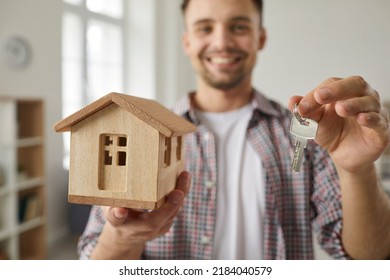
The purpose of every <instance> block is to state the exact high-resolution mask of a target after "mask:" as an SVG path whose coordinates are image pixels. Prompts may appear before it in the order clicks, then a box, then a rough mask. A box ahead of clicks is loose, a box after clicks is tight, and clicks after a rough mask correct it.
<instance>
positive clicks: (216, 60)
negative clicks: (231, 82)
mask: <svg viewBox="0 0 390 280" xmlns="http://www.w3.org/2000/svg"><path fill="white" fill-rule="evenodd" d="M210 61H211V63H215V64H229V63H233V62H234V61H235V59H234V58H227V57H212V58H210Z"/></svg>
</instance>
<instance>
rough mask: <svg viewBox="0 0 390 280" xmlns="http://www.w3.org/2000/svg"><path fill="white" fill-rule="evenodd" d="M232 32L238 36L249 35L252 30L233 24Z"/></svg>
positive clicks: (245, 26) (242, 25) (243, 25)
mask: <svg viewBox="0 0 390 280" xmlns="http://www.w3.org/2000/svg"><path fill="white" fill-rule="evenodd" d="M230 30H231V31H232V32H233V33H236V34H244V33H247V32H248V31H249V30H250V28H249V26H247V25H245V24H233V25H232V26H231V27H230Z"/></svg>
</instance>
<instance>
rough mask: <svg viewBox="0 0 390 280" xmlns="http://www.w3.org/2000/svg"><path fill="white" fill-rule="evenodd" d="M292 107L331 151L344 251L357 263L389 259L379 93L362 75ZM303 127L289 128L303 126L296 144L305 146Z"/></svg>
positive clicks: (386, 135) (384, 117)
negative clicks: (381, 171)
mask: <svg viewBox="0 0 390 280" xmlns="http://www.w3.org/2000/svg"><path fill="white" fill-rule="evenodd" d="M294 104H299V105H298V107H297V109H296V113H297V114H298V116H299V117H302V118H306V119H307V120H309V119H312V120H313V121H316V122H318V130H317V135H316V137H315V141H316V143H317V144H319V145H320V146H322V147H323V148H324V149H326V150H327V151H328V152H329V154H330V156H331V158H332V160H333V162H334V164H335V167H336V169H337V174H338V177H339V182H340V190H341V204H342V218H343V228H342V232H341V234H342V243H343V247H344V248H345V250H346V251H347V252H348V254H349V255H350V256H352V257H353V258H355V259H385V258H389V257H390V234H389V232H390V200H389V197H388V196H387V195H386V193H385V192H384V190H383V187H382V183H381V180H380V178H379V176H378V175H377V174H378V172H377V170H376V168H375V164H374V162H375V161H376V160H377V159H378V158H379V157H380V156H381V155H382V153H383V152H384V151H385V150H386V148H387V146H388V144H389V142H390V129H389V113H388V111H387V110H386V109H385V108H384V106H382V104H381V102H380V97H379V94H378V93H377V92H376V91H375V90H373V89H372V88H371V87H370V85H369V84H367V82H366V81H365V80H363V79H362V78H361V77H356V76H355V77H349V78H345V79H340V78H332V79H328V80H326V81H324V82H323V83H322V84H320V85H319V86H318V87H317V88H316V89H314V90H313V91H311V92H309V93H308V94H307V95H306V96H304V97H301V96H293V97H291V98H290V100H289V107H290V109H291V110H292V111H293V106H294ZM296 116H297V115H296ZM293 122H294V119H293ZM293 125H294V123H293ZM299 125H300V123H299V124H296V125H295V126H293V127H292V128H291V130H292V131H293V132H294V131H295V132H296V128H294V127H298V128H299V129H298V132H297V133H296V135H297V142H301V143H300V145H301V146H302V143H304V142H305V141H306V139H307V138H305V137H306V136H307V135H304V136H305V137H302V134H303V132H302V131H304V129H302V126H299ZM302 139H303V140H302ZM302 141H303V142H302ZM300 149H302V148H301V147H298V152H297V153H298V155H299V153H300ZM296 150H297V149H296ZM299 164H300V163H299V159H298V161H297V166H298V167H299ZM293 167H294V166H293Z"/></svg>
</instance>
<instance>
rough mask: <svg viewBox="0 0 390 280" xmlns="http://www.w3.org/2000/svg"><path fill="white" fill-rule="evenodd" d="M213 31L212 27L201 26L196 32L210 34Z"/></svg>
mask: <svg viewBox="0 0 390 280" xmlns="http://www.w3.org/2000/svg"><path fill="white" fill-rule="evenodd" d="M212 30H213V28H212V26H211V25H201V26H198V27H197V28H196V32H197V33H199V34H208V33H210V32H211V31H212Z"/></svg>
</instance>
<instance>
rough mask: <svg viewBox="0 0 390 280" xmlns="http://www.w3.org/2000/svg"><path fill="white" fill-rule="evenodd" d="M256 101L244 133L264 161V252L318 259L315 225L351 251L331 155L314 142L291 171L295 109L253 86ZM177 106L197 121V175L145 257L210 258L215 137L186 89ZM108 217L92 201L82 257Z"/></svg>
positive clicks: (326, 239)
mask: <svg viewBox="0 0 390 280" xmlns="http://www.w3.org/2000/svg"><path fill="white" fill-rule="evenodd" d="M252 106H253V116H252V118H251V120H250V121H249V124H248V129H247V139H248V140H249V142H250V143H251V144H252V145H253V147H254V148H255V150H256V151H257V153H258V154H259V156H260V158H261V160H262V165H263V171H262V172H263V176H264V178H265V182H266V185H265V198H266V205H265V209H266V213H265V219H264V234H263V236H259V238H263V256H264V258H265V259H313V258H314V251H313V245H312V241H313V240H312V238H313V236H312V231H313V230H314V231H315V232H316V233H317V236H318V240H319V243H320V244H321V245H322V247H323V248H324V249H325V250H326V251H327V252H328V253H329V254H330V255H331V256H333V257H334V258H337V259H345V258H349V257H348V255H347V254H346V252H345V251H344V250H343V247H342V244H341V227H342V211H341V201H340V199H341V197H340V196H341V194H340V189H339V181H338V177H337V174H336V170H335V168H334V165H333V163H332V161H331V159H330V157H329V155H328V154H327V152H326V151H324V150H323V149H321V148H320V147H319V146H318V145H316V144H315V143H314V141H309V143H308V145H307V148H306V150H305V156H304V159H303V163H302V167H301V172H292V171H291V161H292V154H293V144H294V139H293V137H292V136H291V135H290V133H289V126H290V120H291V113H290V112H289V111H288V110H287V109H284V108H282V107H281V106H280V105H278V104H277V103H275V102H273V101H271V100H268V99H266V98H265V97H264V96H263V95H261V94H260V93H259V92H256V91H254V95H253V99H252ZM174 111H175V112H176V113H177V114H180V115H182V116H184V117H185V118H187V119H188V120H189V121H191V122H193V123H194V124H196V125H197V126H198V130H197V132H195V133H193V134H190V135H187V136H186V137H185V154H186V168H187V170H188V171H189V172H191V174H192V185H191V187H190V193H189V194H188V196H187V198H186V200H185V204H184V206H183V208H182V210H181V211H180V212H179V214H178V216H177V217H176V218H175V222H174V224H173V225H172V227H171V229H170V231H169V232H168V233H167V234H165V235H163V236H161V237H159V238H156V239H154V240H152V241H149V242H147V244H146V245H145V250H144V253H143V256H142V257H143V258H144V259H211V258H212V252H213V243H214V242H213V241H214V240H213V233H214V225H215V217H216V197H217V195H216V192H217V188H218V186H217V184H216V182H217V177H218V176H217V170H218V168H217V158H216V146H215V138H214V136H213V134H212V133H211V132H210V131H209V130H208V129H207V128H206V127H205V126H204V125H202V124H201V123H199V121H198V120H197V119H196V118H195V114H194V108H193V107H192V106H191V102H190V98H189V96H185V97H184V98H183V99H182V100H181V101H180V102H179V103H178V104H177V106H176V107H175V110H174ZM259 172H260V171H259ZM254 187H259V186H254ZM104 223H105V220H104V217H103V215H102V211H101V208H100V207H97V206H94V207H93V208H92V210H91V215H90V219H89V221H88V224H87V226H86V229H85V232H84V233H83V235H82V236H81V238H80V241H79V254H80V258H82V259H87V258H89V256H90V254H91V252H92V250H93V248H94V247H95V245H96V243H97V239H98V237H99V235H100V232H101V231H102V228H103V226H104ZM129 250H131V248H129ZM254 250H256V248H254ZM259 250H260V248H259Z"/></svg>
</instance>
